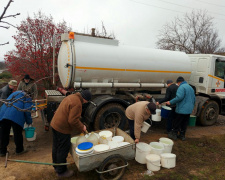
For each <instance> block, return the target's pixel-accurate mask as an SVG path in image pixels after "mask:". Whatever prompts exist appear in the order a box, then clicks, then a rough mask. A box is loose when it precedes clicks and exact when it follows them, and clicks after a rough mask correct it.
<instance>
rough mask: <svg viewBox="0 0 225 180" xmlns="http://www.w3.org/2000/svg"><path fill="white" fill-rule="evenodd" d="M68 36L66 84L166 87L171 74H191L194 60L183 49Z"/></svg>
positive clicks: (62, 69) (61, 64)
mask: <svg viewBox="0 0 225 180" xmlns="http://www.w3.org/2000/svg"><path fill="white" fill-rule="evenodd" d="M64 40H65V41H63V42H62V45H61V47H60V51H59V55H58V72H59V77H60V81H61V83H62V85H63V87H65V88H68V87H81V86H82V87H83V88H90V87H105V88H107V87H108V88H112V87H121V86H123V87H141V88H142V89H143V88H145V87H165V83H166V80H167V79H168V78H169V79H172V80H176V79H177V77H178V76H182V77H184V79H189V77H190V75H191V62H190V60H189V57H188V56H187V55H186V54H185V53H183V52H178V51H168V50H160V49H150V48H142V47H132V46H119V45H118V41H116V40H110V39H102V38H94V37H87V36H80V35H76V34H75V41H74V42H69V41H67V40H66V39H64ZM165 78H166V79H165Z"/></svg>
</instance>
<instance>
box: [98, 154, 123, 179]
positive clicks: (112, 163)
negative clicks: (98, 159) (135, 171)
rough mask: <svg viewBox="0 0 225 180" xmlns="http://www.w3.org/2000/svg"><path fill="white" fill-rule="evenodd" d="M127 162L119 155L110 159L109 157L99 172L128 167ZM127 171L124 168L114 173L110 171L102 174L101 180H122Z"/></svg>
mask: <svg viewBox="0 0 225 180" xmlns="http://www.w3.org/2000/svg"><path fill="white" fill-rule="evenodd" d="M126 163H127V162H126V160H125V159H124V158H123V156H121V155H119V154H114V155H111V156H109V157H107V158H106V159H105V160H104V161H103V162H102V164H101V165H100V167H99V171H101V172H102V171H107V170H110V169H114V168H117V167H121V166H124V165H126ZM125 170H126V167H124V168H120V169H116V170H113V171H109V172H106V173H102V174H100V179H101V180H118V179H121V177H122V176H123V174H124V172H125Z"/></svg>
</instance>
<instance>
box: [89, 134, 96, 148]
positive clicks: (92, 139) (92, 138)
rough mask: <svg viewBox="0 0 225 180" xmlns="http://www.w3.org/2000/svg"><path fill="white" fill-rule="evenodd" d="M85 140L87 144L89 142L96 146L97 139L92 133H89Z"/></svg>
mask: <svg viewBox="0 0 225 180" xmlns="http://www.w3.org/2000/svg"><path fill="white" fill-rule="evenodd" d="M87 140H88V142H91V143H92V144H93V145H94V146H95V145H97V144H98V137H97V136H96V135H95V134H94V132H91V134H90V136H89V137H88V138H87Z"/></svg>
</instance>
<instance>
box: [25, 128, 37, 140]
mask: <svg viewBox="0 0 225 180" xmlns="http://www.w3.org/2000/svg"><path fill="white" fill-rule="evenodd" d="M34 131H35V127H26V128H25V137H26V138H32V137H34Z"/></svg>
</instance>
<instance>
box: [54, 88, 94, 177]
mask: <svg viewBox="0 0 225 180" xmlns="http://www.w3.org/2000/svg"><path fill="white" fill-rule="evenodd" d="M90 100H91V92H90V91H89V90H83V91H81V92H80V93H76V94H71V95H69V96H67V97H65V98H64V99H63V100H62V102H61V103H60V105H59V107H58V109H57V110H56V112H55V114H54V116H53V118H52V121H51V127H52V134H53V145H52V160H53V163H66V158H67V156H68V153H69V150H70V146H71V142H70V139H71V134H72V132H74V131H75V132H77V133H80V132H82V131H83V132H85V131H86V126H85V125H84V124H83V123H82V122H81V121H80V117H81V113H82V104H83V103H87V102H88V101H90ZM53 167H54V168H55V172H56V173H57V175H58V177H71V176H72V175H73V171H72V170H68V169H67V166H63V165H62V166H53Z"/></svg>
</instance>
